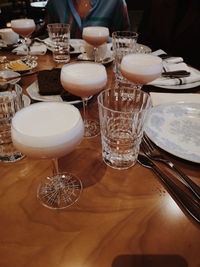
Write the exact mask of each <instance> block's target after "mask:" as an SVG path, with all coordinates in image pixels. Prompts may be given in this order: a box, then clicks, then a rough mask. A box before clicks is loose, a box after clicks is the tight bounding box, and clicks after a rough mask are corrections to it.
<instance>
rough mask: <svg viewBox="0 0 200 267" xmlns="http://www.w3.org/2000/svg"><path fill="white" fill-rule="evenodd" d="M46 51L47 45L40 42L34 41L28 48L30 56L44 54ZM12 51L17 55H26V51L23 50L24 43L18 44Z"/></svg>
mask: <svg viewBox="0 0 200 267" xmlns="http://www.w3.org/2000/svg"><path fill="white" fill-rule="evenodd" d="M46 51H47V47H46V45H45V44H41V43H38V42H35V43H34V44H33V45H32V46H31V49H30V54H31V55H32V56H37V55H44V54H45V53H46ZM12 52H13V53H16V54H17V55H21V56H22V55H26V54H27V52H26V50H25V47H24V45H20V46H18V47H16V48H15V49H13V50H12Z"/></svg>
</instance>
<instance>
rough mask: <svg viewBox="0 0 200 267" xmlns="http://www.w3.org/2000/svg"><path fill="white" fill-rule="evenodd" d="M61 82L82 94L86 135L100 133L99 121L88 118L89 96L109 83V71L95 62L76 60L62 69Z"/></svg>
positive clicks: (75, 93) (64, 86)
mask: <svg viewBox="0 0 200 267" xmlns="http://www.w3.org/2000/svg"><path fill="white" fill-rule="evenodd" d="M61 84H62V86H63V88H64V89H65V90H67V91H68V92H70V93H72V94H74V95H77V96H80V97H81V98H82V102H83V120H84V126H85V132H84V137H87V138H89V137H94V136H97V135H98V134H99V133H100V127H99V123H98V122H97V121H93V120H89V119H87V118H86V117H87V116H86V115H87V101H88V97H89V96H91V95H94V94H97V93H99V92H100V91H101V90H103V89H104V88H105V86H106V84H107V72H106V69H105V67H104V66H103V65H101V64H98V63H94V62H75V63H70V64H66V65H64V66H63V67H62V69H61Z"/></svg>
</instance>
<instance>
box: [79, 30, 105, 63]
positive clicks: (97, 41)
mask: <svg viewBox="0 0 200 267" xmlns="http://www.w3.org/2000/svg"><path fill="white" fill-rule="evenodd" d="M108 38H109V29H108V28H106V27H101V26H89V27H85V28H83V39H84V40H85V41H86V42H87V43H89V44H90V45H92V46H93V47H94V61H95V62H99V58H98V47H99V46H100V45H102V44H103V43H106V42H107V41H108Z"/></svg>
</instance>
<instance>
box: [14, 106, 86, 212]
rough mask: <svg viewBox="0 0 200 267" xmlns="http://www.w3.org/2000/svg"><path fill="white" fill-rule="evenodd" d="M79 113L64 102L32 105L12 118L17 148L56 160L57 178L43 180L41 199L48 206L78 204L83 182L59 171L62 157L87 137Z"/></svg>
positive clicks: (39, 189)
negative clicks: (84, 135) (59, 159)
mask: <svg viewBox="0 0 200 267" xmlns="http://www.w3.org/2000/svg"><path fill="white" fill-rule="evenodd" d="M83 132H84V126H83V121H82V118H81V115H80V112H79V110H78V109H77V108H76V107H74V106H73V105H69V104H67V103H64V102H63V103H61V102H43V103H36V104H32V105H30V106H28V107H25V108H23V109H21V110H20V111H18V112H17V113H16V114H15V116H14V117H13V119H12V125H11V135H12V141H13V144H14V146H15V147H16V148H17V149H18V150H19V151H21V152H22V153H24V155H27V156H28V157H30V158H41V159H52V162H53V175H52V176H48V177H45V178H43V179H42V180H41V182H40V184H39V186H38V189H37V197H38V199H39V200H40V202H41V203H42V205H44V206H45V207H48V208H51V209H64V208H66V207H68V206H71V205H72V204H74V203H75V202H76V201H77V200H78V199H79V196H80V193H81V191H82V184H81V181H80V180H79V179H78V178H77V177H76V176H74V175H73V174H69V173H61V172H59V169H58V160H57V159H58V158H59V157H62V156H64V155H67V154H68V153H70V152H71V151H73V150H74V149H75V147H76V146H77V145H78V144H79V143H80V142H81V140H82V138H83Z"/></svg>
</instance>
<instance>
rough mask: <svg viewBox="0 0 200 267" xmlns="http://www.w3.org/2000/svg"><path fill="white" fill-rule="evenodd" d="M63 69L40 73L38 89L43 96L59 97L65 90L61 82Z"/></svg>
mask: <svg viewBox="0 0 200 267" xmlns="http://www.w3.org/2000/svg"><path fill="white" fill-rule="evenodd" d="M60 71H61V69H59V68H57V69H52V70H42V71H39V72H38V87H39V93H40V94H41V95H59V94H61V92H62V91H63V90H64V89H63V87H62V85H61V82H60Z"/></svg>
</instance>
